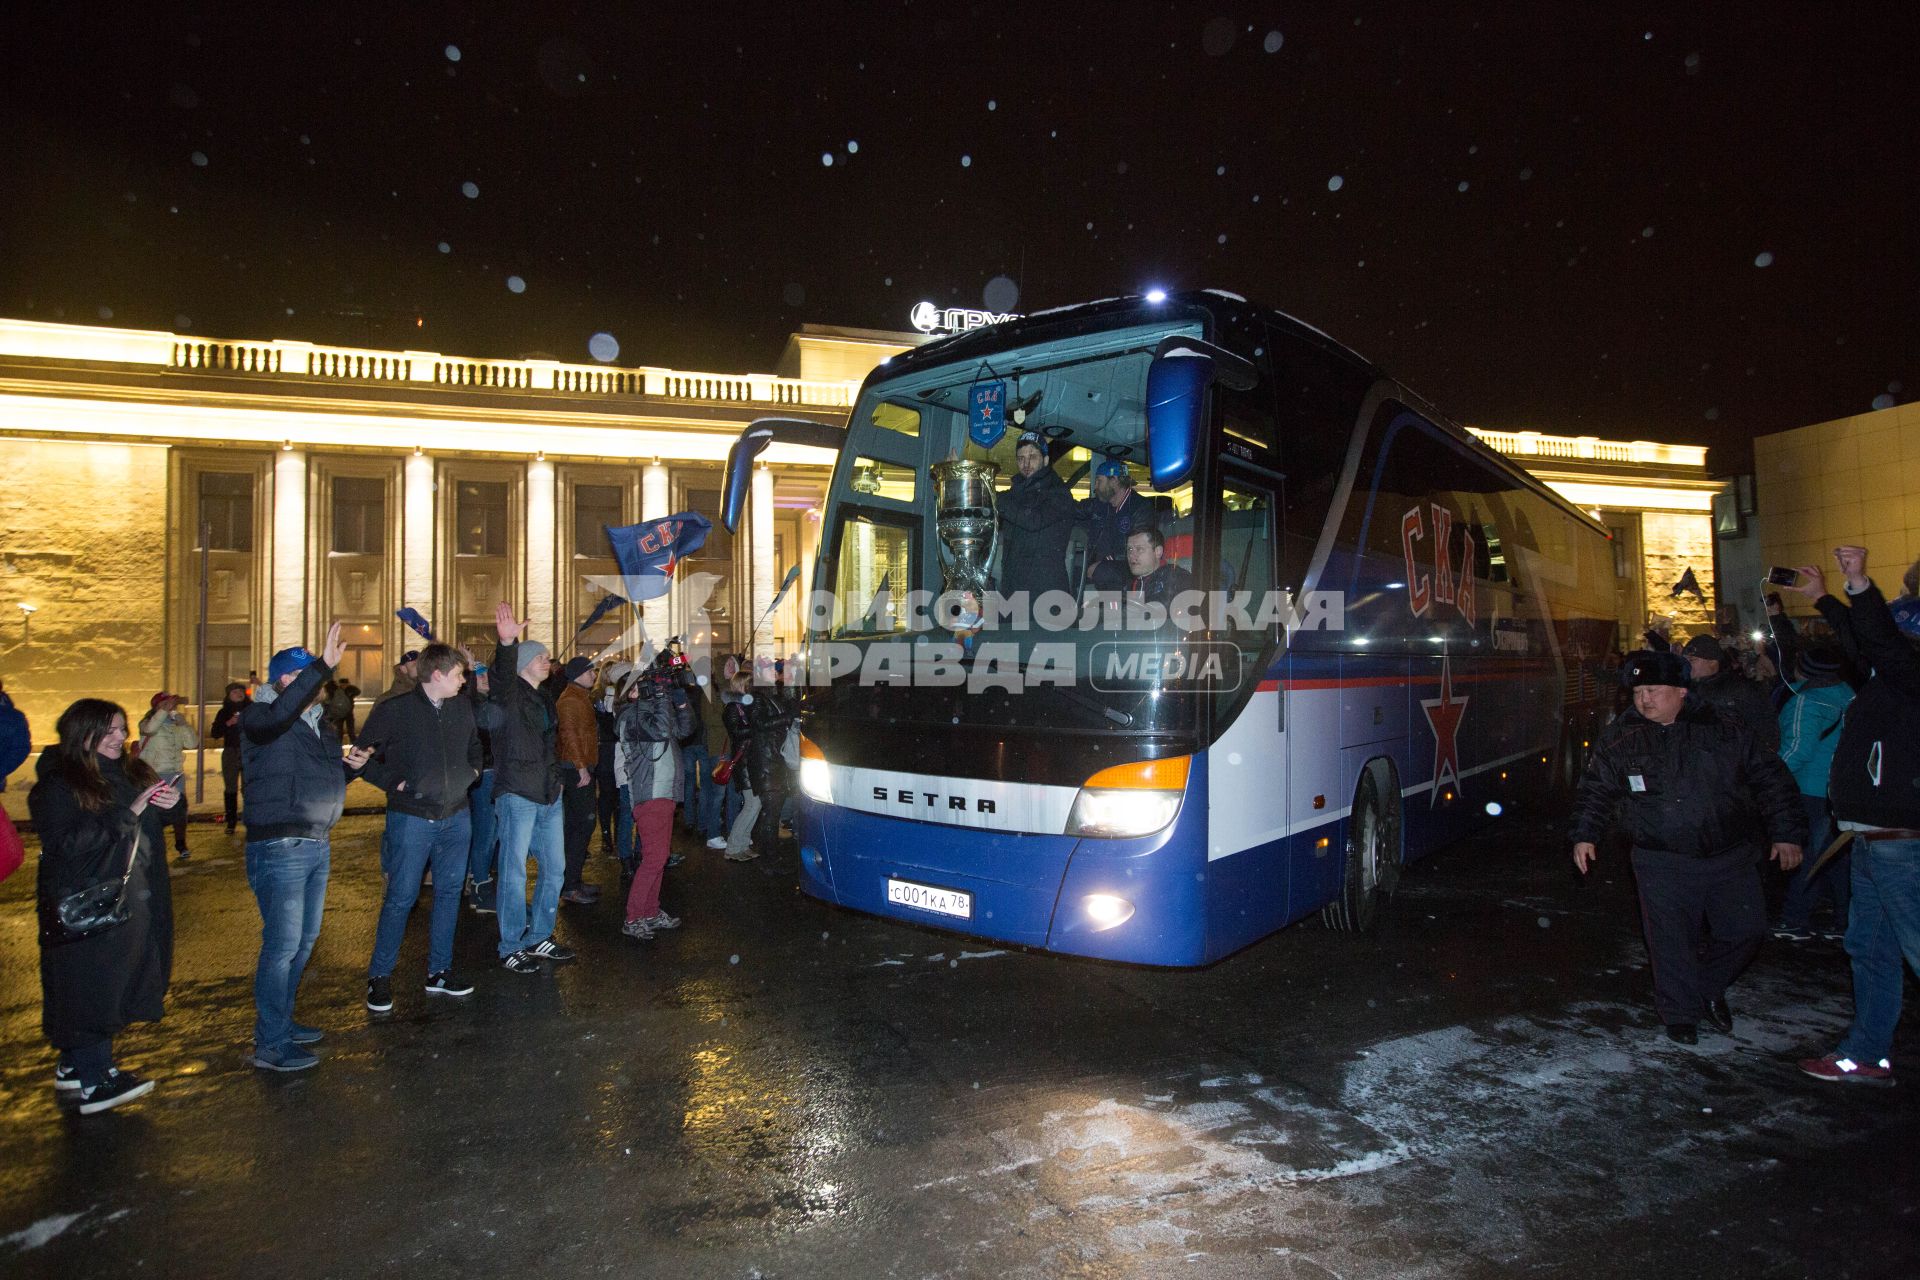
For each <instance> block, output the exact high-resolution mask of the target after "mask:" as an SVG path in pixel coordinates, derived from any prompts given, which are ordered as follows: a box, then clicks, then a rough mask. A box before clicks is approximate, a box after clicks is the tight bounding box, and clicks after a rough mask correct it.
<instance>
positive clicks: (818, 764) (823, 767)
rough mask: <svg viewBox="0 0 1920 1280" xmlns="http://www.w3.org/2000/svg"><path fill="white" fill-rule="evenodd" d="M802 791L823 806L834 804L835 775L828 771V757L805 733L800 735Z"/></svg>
mask: <svg viewBox="0 0 1920 1280" xmlns="http://www.w3.org/2000/svg"><path fill="white" fill-rule="evenodd" d="M800 790H802V791H804V792H806V794H807V797H808V798H809V799H812V800H818V801H819V802H820V803H821V804H832V803H833V775H832V774H831V773H830V772H829V771H828V769H827V757H826V754H825V753H824V752H822V751H821V750H820V747H819V745H818V744H817V743H815V742H814V741H813V740H812V739H811V738H809V737H807V735H805V734H804V733H803V734H801V735H800Z"/></svg>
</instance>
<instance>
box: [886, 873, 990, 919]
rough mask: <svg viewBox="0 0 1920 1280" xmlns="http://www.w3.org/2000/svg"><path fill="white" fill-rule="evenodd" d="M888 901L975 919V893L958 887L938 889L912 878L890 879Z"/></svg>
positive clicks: (946, 914)
mask: <svg viewBox="0 0 1920 1280" xmlns="http://www.w3.org/2000/svg"><path fill="white" fill-rule="evenodd" d="M887 901H888V902H897V903H899V904H900V905H901V906H903V907H915V908H918V909H919V910H921V911H932V912H936V913H938V914H940V915H943V916H958V917H959V918H960V919H962V920H971V919H973V895H972V894H970V893H962V892H960V890H958V889H936V888H934V887H933V886H932V885H927V884H915V883H914V882H913V881H911V880H891V879H890V880H888V881H887Z"/></svg>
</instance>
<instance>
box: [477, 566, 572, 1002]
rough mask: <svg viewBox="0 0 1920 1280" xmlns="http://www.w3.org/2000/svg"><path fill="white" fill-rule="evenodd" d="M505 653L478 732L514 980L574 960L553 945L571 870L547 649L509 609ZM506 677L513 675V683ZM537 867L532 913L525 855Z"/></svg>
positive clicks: (501, 623) (505, 948)
mask: <svg viewBox="0 0 1920 1280" xmlns="http://www.w3.org/2000/svg"><path fill="white" fill-rule="evenodd" d="M494 626H495V629H496V630H497V631H498V632H499V634H500V647H499V648H498V649H496V650H495V651H494V657H493V664H492V668H493V671H494V672H495V673H496V675H495V678H494V679H493V681H492V687H491V689H490V690H489V692H488V695H487V704H486V706H484V707H482V708H481V710H480V716H479V726H480V728H481V729H484V730H485V731H486V732H487V733H488V734H490V735H491V737H492V741H493V796H494V800H493V803H494V814H495V817H496V819H497V823H496V827H495V829H496V830H497V831H498V832H499V839H500V866H499V869H498V870H497V871H496V872H495V873H494V874H495V884H496V887H497V890H498V899H497V903H496V907H497V910H498V914H499V920H500V961H501V963H502V964H503V965H505V966H506V968H507V969H508V970H510V971H511V972H514V973H538V972H539V971H540V961H542V960H551V961H561V960H571V959H573V952H572V951H571V950H570V949H568V948H566V947H563V946H561V945H560V944H559V943H558V942H556V941H554V938H553V925H554V921H555V920H556V919H557V918H558V917H559V914H560V881H561V878H562V876H563V875H564V873H565V871H566V859H567V854H566V843H565V836H564V831H563V827H562V815H561V807H560V806H561V799H560V797H561V793H562V791H563V790H564V788H565V770H564V769H563V767H562V766H561V763H560V756H559V752H558V750H557V749H556V744H555V735H556V731H557V729H558V727H559V717H558V716H557V715H556V714H555V711H554V705H553V698H552V696H551V695H549V694H548V693H547V692H546V691H545V690H543V689H542V688H541V687H540V686H541V682H542V681H544V680H545V679H546V678H547V675H548V673H549V672H551V671H552V670H553V659H552V658H551V657H549V656H548V654H547V647H546V646H545V645H543V644H540V643H539V642H538V641H534V640H525V639H522V636H523V635H524V634H525V632H526V629H527V624H526V622H525V621H523V620H518V619H515V618H514V616H513V610H512V608H510V607H509V606H508V605H507V604H506V603H504V602H502V603H501V605H500V606H499V607H498V608H497V609H496V610H495V611H494ZM508 672H514V673H515V675H514V676H509V675H508V674H507V673H508ZM529 853H531V854H532V855H533V858H534V860H535V863H536V864H537V866H538V877H539V878H538V880H537V881H536V883H535V886H534V899H533V908H532V913H531V915H529V913H528V908H527V855H528V854H529Z"/></svg>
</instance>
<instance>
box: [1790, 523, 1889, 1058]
mask: <svg viewBox="0 0 1920 1280" xmlns="http://www.w3.org/2000/svg"><path fill="white" fill-rule="evenodd" d="M1833 555H1834V559H1835V560H1836V561H1837V562H1838V563H1839V565H1840V572H1841V573H1843V574H1844V575H1846V579H1847V604H1846V605H1842V604H1841V603H1840V601H1838V600H1837V599H1835V598H1834V597H1833V596H1831V595H1828V594H1827V589H1826V580H1825V577H1824V576H1823V575H1822V574H1821V572H1820V571H1819V570H1818V569H1816V568H1813V567H1812V566H1802V567H1801V569H1800V574H1801V577H1802V578H1803V579H1804V583H1803V585H1801V586H1798V587H1796V588H1795V590H1797V591H1799V592H1800V593H1801V594H1802V595H1805V596H1808V597H1809V598H1811V599H1813V601H1814V607H1815V608H1817V609H1818V610H1819V611H1820V616H1821V617H1823V618H1825V619H1826V620H1827V623H1828V625H1830V626H1832V628H1833V631H1834V634H1835V635H1836V636H1837V637H1839V638H1840V641H1841V644H1842V646H1843V647H1844V648H1846V649H1847V651H1848V652H1849V654H1851V655H1852V656H1853V658H1854V660H1855V661H1856V662H1857V663H1858V664H1859V666H1860V668H1861V669H1862V670H1866V669H1868V668H1871V669H1872V672H1873V675H1872V677H1871V678H1870V679H1868V681H1867V682H1866V684H1865V685H1863V686H1862V687H1861V689H1860V693H1859V695H1858V696H1857V697H1855V698H1854V700H1853V702H1852V703H1851V704H1849V706H1848V707H1847V718H1846V719H1845V720H1844V721H1843V722H1842V723H1841V727H1840V742H1839V745H1838V746H1836V747H1835V748H1834V751H1833V769H1832V771H1831V772H1830V773H1829V774H1828V775H1827V800H1828V803H1829V804H1831V805H1832V807H1833V817H1834V822H1835V824H1836V825H1837V826H1838V827H1839V828H1840V829H1841V830H1842V831H1843V832H1851V833H1852V835H1853V842H1852V847H1851V850H1850V852H1851V855H1852V861H1853V900H1852V902H1851V903H1850V904H1849V906H1848V909H1847V955H1848V956H1850V957H1852V960H1853V1025H1852V1026H1851V1027H1849V1028H1848V1029H1847V1034H1846V1036H1845V1037H1844V1038H1843V1039H1842V1040H1841V1041H1840V1047H1839V1048H1838V1049H1837V1050H1835V1051H1834V1052H1832V1053H1830V1054H1828V1055H1826V1056H1825V1057H1824V1058H1809V1059H1807V1060H1806V1061H1804V1062H1802V1063H1801V1064H1800V1069H1801V1070H1802V1071H1804V1072H1806V1073H1807V1074H1808V1075H1810V1076H1814V1077H1815V1078H1817V1079H1821V1080H1832V1081H1840V1082H1846V1083H1852V1084H1880V1085H1890V1084H1892V1083H1893V1062H1892V1059H1891V1058H1890V1057H1889V1055H1890V1054H1891V1053H1892V1050H1893V1032H1894V1028H1895V1027H1897V1026H1899V1025H1900V1000H1901V987H1902V985H1903V984H1904V983H1905V981H1906V975H1905V973H1903V972H1902V971H1901V959H1902V957H1905V960H1906V963H1907V964H1909V965H1911V966H1913V968H1914V969H1915V971H1916V972H1920V606H1916V605H1915V604H1914V602H1913V601H1911V600H1904V601H1899V602H1897V603H1896V604H1895V605H1894V606H1893V607H1891V608H1890V607H1889V606H1888V604H1887V602H1886V599H1885V598H1884V597H1883V596H1882V595H1881V594H1880V589H1879V588H1878V587H1876V586H1874V585H1873V580H1872V579H1871V578H1869V577H1867V551H1866V548H1865V547H1839V548H1837V549H1835V551H1834V553H1833Z"/></svg>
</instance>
